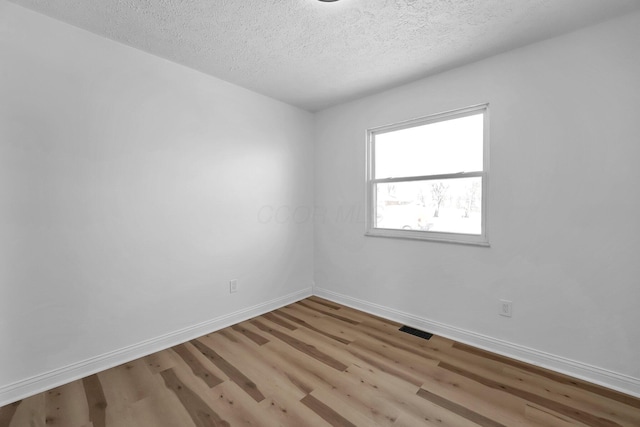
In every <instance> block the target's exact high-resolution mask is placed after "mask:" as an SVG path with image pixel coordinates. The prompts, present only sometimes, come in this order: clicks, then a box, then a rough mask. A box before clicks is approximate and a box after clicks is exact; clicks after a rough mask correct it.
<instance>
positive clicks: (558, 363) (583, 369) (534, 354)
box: [313, 286, 640, 397]
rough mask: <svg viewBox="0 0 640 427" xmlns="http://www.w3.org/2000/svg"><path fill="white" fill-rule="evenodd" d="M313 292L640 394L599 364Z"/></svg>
mask: <svg viewBox="0 0 640 427" xmlns="http://www.w3.org/2000/svg"><path fill="white" fill-rule="evenodd" d="M313 294H314V295H317V296H319V297H322V298H325V299H327V300H330V301H333V302H336V303H339V304H343V305H346V306H348V307H352V308H355V309H358V310H361V311H364V312H367V313H371V314H374V315H376V316H380V317H383V318H386V319H390V320H393V321H396V322H398V323H402V324H405V325H407V326H411V327H414V328H417V329H420V330H424V331H427V332H430V333H433V334H435V335H440V336H442V337H445V338H449V339H452V340H455V341H458V342H461V343H464V344H468V345H471V346H473V347H477V348H481V349H483V350H487V351H490V352H492V353H496V354H500V355H503V356H506V357H510V358H512V359H516V360H520V361H522V362H526V363H530V364H532V365H535V366H539V367H542V368H546V369H550V370H552V371H555V372H559V373H562V374H566V375H569V376H572V377H575V378H579V379H582V380H585V381H588V382H590V383H594V384H598V385H601V386H603V387H607V388H610V389H613V390H617V391H620V392H622V393H626V394H629V395H631V396H635V397H640V379H639V378H634V377H631V376H628V375H624V374H619V373H617V372H612V371H609V370H607V369H602V368H598V367H597V366H592V365H588V364H586V363H582V362H578V361H575V360H571V359H567V358H564V357H561V356H556V355H553V354H550V353H545V352H543V351H539V350H535V349H532V348H528V347H525V346H521V345H517V344H512V343H510V342H507V341H503V340H500V339H496V338H492V337H489V336H486V335H482V334H478V333H476V332H472V331H467V330H465V329H461V328H457V327H455V326H450V325H446V324H444V323H440V322H436V321H433V320H430V319H427V318H424V317H420V316H416V315H414V314H410V313H406V312H403V311H400V310H395V309H393V308H389V307H384V306H382V305H379V304H374V303H372V302H369V301H364V300H361V299H358V298H353V297H350V296H347V295H343V294H340V293H337V292H333V291H329V290H327V289H322V288H319V287H317V286H314V287H313Z"/></svg>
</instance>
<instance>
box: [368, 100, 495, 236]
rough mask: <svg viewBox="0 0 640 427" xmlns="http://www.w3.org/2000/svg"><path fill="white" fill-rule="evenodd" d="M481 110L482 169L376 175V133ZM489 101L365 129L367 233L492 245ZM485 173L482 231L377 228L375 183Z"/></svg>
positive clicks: (450, 177) (483, 177)
mask: <svg viewBox="0 0 640 427" xmlns="http://www.w3.org/2000/svg"><path fill="white" fill-rule="evenodd" d="M479 112H482V114H483V150H482V151H483V160H482V168H483V170H482V171H474V172H466V173H465V172H461V173H451V174H441V175H428V176H409V177H404V178H384V179H375V178H374V176H375V162H374V159H375V144H374V141H375V136H376V135H379V134H383V133H387V132H394V131H399V130H402V129H407V128H411V127H415V126H419V125H427V124H432V123H437V122H441V121H445V120H452V119H458V118H462V117H467V116H472V115H475V114H478V113H479ZM489 125H490V121H489V103H484V104H477V105H473V106H470V107H465V108H460V109H456V110H450V111H445V112H442V113H437V114H431V115H428V116H423V117H418V118H414V119H411V120H406V121H403V122H399V123H394V124H389V125H384V126H378V127H374V128H369V129H367V131H366V147H365V152H366V164H365V236H370V237H390V238H399V239H411V240H425V241H436V242H444V243H458V244H464V245H474V246H485V247H489V246H490V245H489V238H488V233H487V205H488V191H487V190H488V187H489V186H488V183H489V164H490V162H489V160H490V158H489V152H490V150H489V146H490V138H489V135H490V129H489ZM478 176H479V177H482V199H481V203H482V206H481V208H480V210H481V216H482V218H481V234H479V235H477V234H464V233H450V232H436V231H418V230H399V229H389V228H376V227H374V224H375V215H376V210H375V206H376V195H375V191H374V187H375V184H378V183H389V182H410V181H425V180H435V179H456V178H469V177H478Z"/></svg>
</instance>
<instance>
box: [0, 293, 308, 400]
mask: <svg viewBox="0 0 640 427" xmlns="http://www.w3.org/2000/svg"><path fill="white" fill-rule="evenodd" d="M311 295H312V288H311V287H309V288H307V289H303V290H301V291H298V292H294V293H291V294H289V295H285V296H283V297H280V298H275V299H273V300H271V301H267V302H264V303H261V304H257V305H254V306H252V307H248V308H245V309H242V310H238V311H236V312H233V313H230V314H225V315H223V316H220V317H216V318H215V319H211V320H208V321H206V322H202V323H199V324H196V325H193V326H189V327H187V328H183V329H180V330H178V331H175V332H171V333H168V334H166V335H162V336H159V337H156V338H152V339H149V340H146V341H143V342H140V343H138V344H134V345H130V346H128V347H124V348H121V349H119V350H114V351H111V352H109V353H105V354H102V355H99V356H96V357H92V358H90V359H86V360H82V361H80V362H77V363H72V364H71V365H68V366H65V367H62V368H59V369H55V370H53V371H50V372H46V373H43V374H40V375H36V376H34V377H31V378H27V379H25V380H22V381H18V382H15V383H13V384H9V385H6V386H3V387H0V407H1V406H3V405H7V404H9V403H13V402H16V401H18V400H20V399H24V398H25V397H28V396H32V395H34V394H37V393H41V392H43V391H46V390H49V389H52V388H54V387H58V386H61V385H63V384H66V383H69V382H71V381H75V380H77V379H80V378H84V377H86V376H88V375H93V374H95V373H97V372H101V371H104V370H105V369H109V368H112V367H114V366H118V365H121V364H123V363H127V362H130V361H132V360H135V359H138V358H140V357H144V356H147V355H149V354H152V353H155V352H158V351H161V350H164V349H167V348H169V347H173V346H175V345H178V344H181V343H183V342H186V341H189V340H192V339H194V338H197V337H200V336H202V335H206V334H208V333H211V332H214V331H217V330H219V329H223V328H226V327H228V326H231V325H234V324H236V323H239V322H243V321H245V320H247V319H251V318H252V317H255V316H259V315H261V314H264V313H268V312H270V311H273V310H275V309H278V308H280V307H283V306H285V305H288V304H291V303H294V302H296V301H300V300H301V299H304V298H307V297H309V296H311Z"/></svg>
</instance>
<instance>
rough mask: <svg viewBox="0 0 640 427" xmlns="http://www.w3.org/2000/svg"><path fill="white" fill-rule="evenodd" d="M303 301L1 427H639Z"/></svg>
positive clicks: (519, 376) (545, 385) (491, 361)
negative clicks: (329, 426)
mask: <svg viewBox="0 0 640 427" xmlns="http://www.w3.org/2000/svg"><path fill="white" fill-rule="evenodd" d="M400 326H401V325H398V324H396V323H394V322H391V321H388V320H384V319H380V318H377V317H375V316H371V315H368V314H365V313H362V312H359V311H356V310H353V309H351V308H348V307H344V306H341V305H338V304H335V303H333V302H329V301H326V300H322V299H320V298H317V297H311V298H308V299H306V300H303V301H300V302H298V303H295V304H291V305H289V306H287V307H283V308H281V309H279V310H275V311H273V312H271V313H268V314H265V315H263V316H259V317H257V318H254V319H251V320H248V321H246V322H242V323H240V324H238V325H234V326H232V327H230V328H226V329H223V330H221V331H218V332H215V333H212V334H209V335H205V336H203V337H200V338H198V339H196V340H193V341H190V342H187V343H184V344H181V345H178V346H176V347H173V348H171V349H168V350H165V351H161V352H159V353H155V354H153V355H150V356H147V357H145V358H142V359H138V360H135V361H132V362H130V363H126V364H124V365H121V366H118V367H115V368H113V369H109V370H107V371H104V372H101V373H99V374H97V375H92V376H90V377H87V378H84V379H82V380H79V381H74V382H72V383H69V384H67V385H64V386H61V387H58V388H56V389H53V390H50V391H47V392H45V393H42V394H38V395H36V396H33V397H30V398H27V399H24V400H22V401H21V402H16V403H14V404H11V405H7V406H4V407H2V408H0V427H42V426H63V427H214V426H247V425H249V426H295V427H301V426H328V425H331V426H450V427H466V426H476V427H477V426H486V427H501V426H507V427H511V426H635V427H638V426H640V399H636V398H633V397H631V396H627V395H624V394H622V393H618V392H615V391H611V390H607V389H604V388H601V387H598V386H595V385H592V384H589V383H586V382H584V381H580V380H576V379H573V378H570V377H567V376H564V375H560V374H557V373H554V372H550V371H547V370H544V369H541V368H537V367H534V366H530V365H527V364H525V363H522V362H518V361H515V360H511V359H507V358H504V357H501V356H497V355H495V354H491V353H487V352H485V351H482V350H478V349H475V348H473V347H469V346H467V345H463V344H460V343H456V342H453V341H450V340H447V339H445V338H442V337H438V336H433V337H432V338H431V339H430V340H428V341H427V340H424V339H422V338H418V337H415V336H412V335H409V334H406V333H403V332H399V331H398V328H399V327H400Z"/></svg>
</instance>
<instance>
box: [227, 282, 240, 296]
mask: <svg viewBox="0 0 640 427" xmlns="http://www.w3.org/2000/svg"><path fill="white" fill-rule="evenodd" d="M236 292H238V281H237V280H230V281H229V293H230V294H233V293H236Z"/></svg>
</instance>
